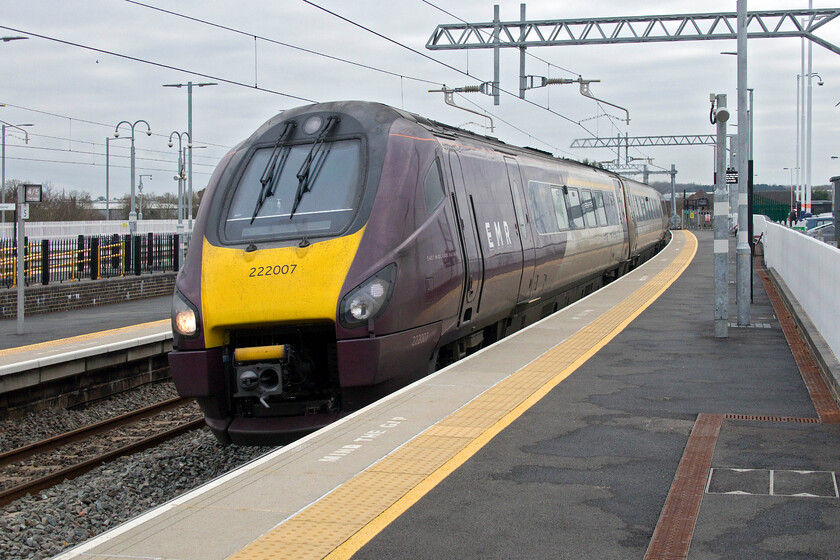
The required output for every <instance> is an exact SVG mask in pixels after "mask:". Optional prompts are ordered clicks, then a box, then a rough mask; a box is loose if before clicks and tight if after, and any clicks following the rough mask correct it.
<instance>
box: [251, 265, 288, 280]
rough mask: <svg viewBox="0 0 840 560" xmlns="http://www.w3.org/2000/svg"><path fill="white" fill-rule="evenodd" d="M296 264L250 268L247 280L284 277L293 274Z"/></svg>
mask: <svg viewBox="0 0 840 560" xmlns="http://www.w3.org/2000/svg"><path fill="white" fill-rule="evenodd" d="M296 268H297V265H296V264H284V265H279V264H276V265H274V266H252V267H251V274H249V275H248V277H249V278H256V277H257V276H285V275H287V274H294V272H295V269H296Z"/></svg>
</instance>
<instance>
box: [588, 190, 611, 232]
mask: <svg viewBox="0 0 840 560" xmlns="http://www.w3.org/2000/svg"><path fill="white" fill-rule="evenodd" d="M592 201H593V202H594V203H595V218H597V219H598V225H599V226H605V225H607V224H608V223H609V221H608V220H607V211H606V210H605V209H604V193H601V192H593V193H592Z"/></svg>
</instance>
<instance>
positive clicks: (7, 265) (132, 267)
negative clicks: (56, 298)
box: [0, 233, 182, 288]
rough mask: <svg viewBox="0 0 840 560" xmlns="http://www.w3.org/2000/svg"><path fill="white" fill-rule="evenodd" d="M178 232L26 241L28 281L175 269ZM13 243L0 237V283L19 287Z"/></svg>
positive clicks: (65, 280) (26, 281)
mask: <svg viewBox="0 0 840 560" xmlns="http://www.w3.org/2000/svg"><path fill="white" fill-rule="evenodd" d="M181 237H182V236H179V235H178V234H154V233H148V234H142V235H134V236H131V235H117V234H114V235H101V236H83V235H79V236H78V237H77V238H76V239H72V238H70V239H42V240H40V241H34V242H26V243H25V245H24V264H23V267H24V278H25V284H26V285H33V284H43V285H45V286H46V285H48V284H50V283H51V282H75V281H78V280H85V279H89V280H98V279H100V278H113V277H117V276H130V275H135V276H140V275H141V274H146V273H152V272H176V271H177V270H178V269H179V268H180V265H181V250H180V249H179V248H180V246H181V242H182V239H181ZM17 267H18V259H17V244H16V243H15V242H14V241H12V240H7V239H4V240H0V288H11V287H16V286H17Z"/></svg>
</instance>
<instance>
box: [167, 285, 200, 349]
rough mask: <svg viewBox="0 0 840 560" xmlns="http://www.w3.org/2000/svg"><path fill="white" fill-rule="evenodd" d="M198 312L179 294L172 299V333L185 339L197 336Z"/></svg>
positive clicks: (176, 293)
mask: <svg viewBox="0 0 840 560" xmlns="http://www.w3.org/2000/svg"><path fill="white" fill-rule="evenodd" d="M198 330H199V329H198V311H197V310H196V308H195V306H194V305H193V304H192V303H190V301H189V300H188V299H187V298H185V297H184V296H183V295H182V294H181V292H179V291H178V290H175V295H174V296H173V297H172V331H173V332H175V333H177V334H179V335H181V336H184V337H186V338H195V337H196V336H198Z"/></svg>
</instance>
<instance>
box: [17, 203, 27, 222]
mask: <svg viewBox="0 0 840 560" xmlns="http://www.w3.org/2000/svg"><path fill="white" fill-rule="evenodd" d="M19 206H20V217H21V219H23V220H28V219H29V205H28V204H20V205H19Z"/></svg>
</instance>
